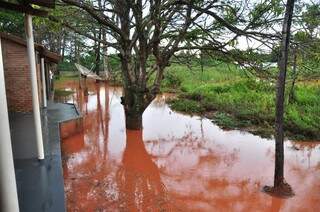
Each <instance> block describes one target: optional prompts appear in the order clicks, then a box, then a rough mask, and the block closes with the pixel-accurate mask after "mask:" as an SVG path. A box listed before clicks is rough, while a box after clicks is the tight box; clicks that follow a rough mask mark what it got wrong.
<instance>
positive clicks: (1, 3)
mask: <svg viewBox="0 0 320 212" xmlns="http://www.w3.org/2000/svg"><path fill="white" fill-rule="evenodd" d="M34 6H38V7H39V8H35V7H34ZM54 6H55V0H0V9H5V10H13V11H16V12H19V13H28V14H31V15H35V16H46V15H47V14H48V12H47V11H46V10H43V8H54Z"/></svg>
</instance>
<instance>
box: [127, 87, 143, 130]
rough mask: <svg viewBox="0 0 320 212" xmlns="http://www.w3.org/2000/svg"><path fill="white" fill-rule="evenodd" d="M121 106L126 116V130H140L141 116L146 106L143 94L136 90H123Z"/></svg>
mask: <svg viewBox="0 0 320 212" xmlns="http://www.w3.org/2000/svg"><path fill="white" fill-rule="evenodd" d="M122 104H123V106H124V111H125V116H126V128H127V129H130V130H140V129H142V114H143V112H144V110H145V109H146V105H147V102H146V100H145V98H144V93H142V92H139V91H138V90H137V89H130V88H127V89H126V88H125V89H124V95H123V97H122Z"/></svg>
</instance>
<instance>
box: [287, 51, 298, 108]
mask: <svg viewBox="0 0 320 212" xmlns="http://www.w3.org/2000/svg"><path fill="white" fill-rule="evenodd" d="M293 51H294V53H293V67H292V76H293V78H292V83H291V88H290V92H289V103H292V102H294V100H295V92H294V85H295V83H296V79H297V50H296V49H294V50H293Z"/></svg>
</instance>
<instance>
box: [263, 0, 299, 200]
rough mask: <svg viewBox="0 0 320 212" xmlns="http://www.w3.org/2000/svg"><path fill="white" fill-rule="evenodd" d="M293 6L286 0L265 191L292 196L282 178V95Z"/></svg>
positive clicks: (283, 92) (291, 0) (291, 1)
mask: <svg viewBox="0 0 320 212" xmlns="http://www.w3.org/2000/svg"><path fill="white" fill-rule="evenodd" d="M293 8H294V0H288V1H287V5H286V12H285V17H284V22H283V27H282V41H281V54H280V58H279V61H278V67H279V76H278V82H277V94H276V114H275V115H276V118H275V171H274V187H273V188H271V187H268V186H266V187H265V188H264V190H265V191H267V192H271V193H274V194H277V195H281V196H292V195H293V191H292V189H291V187H290V185H289V184H287V183H286V182H285V179H284V146H283V143H284V142H283V140H284V131H283V130H284V129H283V128H284V127H283V125H284V124H283V119H284V118H283V117H284V100H285V98H284V96H285V83H286V73H287V63H288V49H289V42H290V29H291V23H292V14H293Z"/></svg>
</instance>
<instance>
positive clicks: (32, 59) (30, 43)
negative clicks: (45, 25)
mask: <svg viewBox="0 0 320 212" xmlns="http://www.w3.org/2000/svg"><path fill="white" fill-rule="evenodd" d="M25 28H26V38H27V48H28V59H29V66H30V73H31V89H32V106H33V117H34V125H35V128H36V129H35V130H36V142H37V151H38V159H39V160H43V159H44V150H43V138H42V127H41V116H40V105H39V95H38V85H37V69H36V55H35V52H34V39H33V29H32V16H31V15H29V14H26V15H25Z"/></svg>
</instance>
